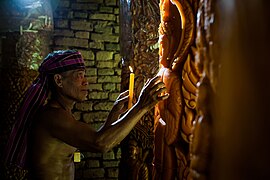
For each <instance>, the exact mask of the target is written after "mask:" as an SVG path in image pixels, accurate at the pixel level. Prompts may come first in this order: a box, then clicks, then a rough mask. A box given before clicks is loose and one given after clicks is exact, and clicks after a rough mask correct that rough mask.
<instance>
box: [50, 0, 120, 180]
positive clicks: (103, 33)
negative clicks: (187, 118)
mask: <svg viewBox="0 0 270 180" xmlns="http://www.w3.org/2000/svg"><path fill="white" fill-rule="evenodd" d="M54 28H55V30H54V37H53V49H54V50H57V49H77V50H79V51H80V52H81V53H82V55H83V57H84V59H85V63H86V66H87V70H86V76H87V79H88V81H89V88H90V93H89V96H88V100H87V101H85V102H83V103H77V104H76V105H75V108H74V115H75V117H76V119H78V120H81V121H84V122H86V123H89V124H91V125H92V126H93V127H94V128H96V129H97V128H99V127H100V126H101V124H102V123H103V122H104V121H105V119H106V117H107V115H108V114H109V111H110V109H111V108H112V106H113V102H114V101H115V99H116V97H117V96H118V95H119V92H120V83H121V77H120V76H121V62H120V59H121V58H120V54H119V52H120V47H119V3H118V0H59V3H58V5H57V7H56V9H55V11H54ZM83 154H84V156H85V157H84V159H83V161H82V162H81V163H78V164H76V179H117V177H118V163H119V160H120V156H121V151H120V148H119V147H116V148H114V149H113V150H111V151H109V152H108V153H105V154H101V153H89V152H83Z"/></svg>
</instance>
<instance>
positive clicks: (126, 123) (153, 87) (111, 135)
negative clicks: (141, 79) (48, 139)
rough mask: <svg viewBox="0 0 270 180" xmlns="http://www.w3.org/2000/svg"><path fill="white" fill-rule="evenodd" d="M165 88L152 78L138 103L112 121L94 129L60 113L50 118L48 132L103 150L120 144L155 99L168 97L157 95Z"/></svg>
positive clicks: (166, 96) (156, 79)
mask: <svg viewBox="0 0 270 180" xmlns="http://www.w3.org/2000/svg"><path fill="white" fill-rule="evenodd" d="M165 90H166V88H165V86H164V83H163V82H159V77H155V78H153V79H151V80H150V81H149V82H148V83H146V85H145V86H144V87H143V89H142V91H141V94H140V96H139V98H138V102H137V103H136V104H135V105H134V106H133V107H132V108H131V109H130V110H129V111H128V112H127V113H126V114H125V115H124V116H122V117H121V118H120V119H118V120H117V121H115V122H114V123H111V124H108V125H106V126H103V127H102V128H101V129H99V130H98V131H95V130H94V129H93V128H92V127H91V126H90V125H88V124H85V123H82V122H79V121H76V120H75V119H74V118H72V117H70V115H68V114H67V113H63V116H62V117H61V119H60V120H57V121H54V124H53V125H52V126H51V127H50V132H51V134H52V135H53V136H54V137H56V138H58V139H60V140H62V141H64V142H65V143H67V144H70V145H72V146H74V147H77V148H80V149H84V150H89V151H99V152H106V151H108V150H110V149H111V148H113V147H114V146H115V145H117V144H118V143H120V142H121V141H122V140H123V139H124V138H125V137H126V136H127V135H128V134H129V132H130V131H131V130H132V128H133V127H134V126H135V125H136V123H137V122H138V121H139V120H140V119H141V117H142V116H143V115H144V114H145V113H146V112H147V111H148V110H150V109H152V108H153V107H154V106H155V104H156V103H157V102H159V101H161V100H163V99H166V98H168V95H167V94H165V95H161V94H164V92H165Z"/></svg>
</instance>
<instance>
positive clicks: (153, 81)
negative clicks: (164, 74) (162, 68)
mask: <svg viewBox="0 0 270 180" xmlns="http://www.w3.org/2000/svg"><path fill="white" fill-rule="evenodd" d="M159 79H160V76H155V77H153V78H152V79H150V80H149V81H148V80H147V81H148V82H147V83H146V84H145V86H148V85H149V84H152V83H155V82H156V81H157V80H159Z"/></svg>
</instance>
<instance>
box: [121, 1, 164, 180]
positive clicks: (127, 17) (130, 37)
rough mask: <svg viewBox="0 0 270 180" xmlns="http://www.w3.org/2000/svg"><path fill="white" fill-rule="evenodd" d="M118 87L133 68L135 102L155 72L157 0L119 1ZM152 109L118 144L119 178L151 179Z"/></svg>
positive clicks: (125, 82)
mask: <svg viewBox="0 0 270 180" xmlns="http://www.w3.org/2000/svg"><path fill="white" fill-rule="evenodd" d="M120 3H121V4H120V9H122V10H120V12H121V14H120V22H121V55H122V57H123V59H122V60H123V61H122V62H123V68H122V90H126V89H128V83H129V82H128V81H129V68H128V66H131V67H132V68H133V70H134V71H135V89H134V92H135V98H134V100H133V102H134V103H135V102H136V100H137V98H138V95H139V93H140V91H141V88H142V86H143V85H144V82H146V80H147V79H148V78H151V77H153V76H155V75H156V73H157V72H158V25H159V22H160V20H159V6H158V0H150V1H149V0H139V1H137V0H131V1H128V0H122V1H120ZM153 121H154V111H150V112H149V113H147V114H146V115H145V116H144V117H143V118H142V119H141V120H140V122H139V123H138V124H137V125H136V127H135V128H134V129H133V130H132V132H131V133H130V135H129V136H128V137H127V138H126V139H125V140H124V141H123V142H122V143H121V149H122V158H121V162H120V173H119V178H120V179H125V180H126V179H151V168H152V165H151V164H152V159H153V153H152V149H153Z"/></svg>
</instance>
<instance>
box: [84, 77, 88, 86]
mask: <svg viewBox="0 0 270 180" xmlns="http://www.w3.org/2000/svg"><path fill="white" fill-rule="evenodd" d="M88 84H89V82H88V81H87V78H86V77H84V78H83V85H84V86H87V85H88Z"/></svg>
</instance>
